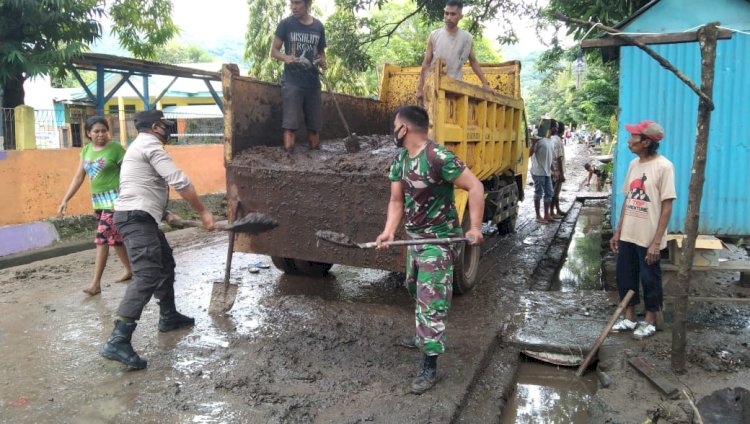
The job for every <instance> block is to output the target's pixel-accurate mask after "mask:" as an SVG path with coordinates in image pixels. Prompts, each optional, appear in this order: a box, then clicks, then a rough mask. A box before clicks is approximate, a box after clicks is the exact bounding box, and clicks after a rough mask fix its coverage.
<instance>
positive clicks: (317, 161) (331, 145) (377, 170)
mask: <svg viewBox="0 0 750 424" xmlns="http://www.w3.org/2000/svg"><path fill="white" fill-rule="evenodd" d="M357 138H358V139H359V141H360V147H361V149H360V150H359V151H358V152H356V153H349V152H347V151H346V147H345V140H346V139H345V138H340V139H332V140H324V141H322V142H321V145H320V149H318V150H310V149H309V148H308V147H307V146H306V145H305V144H299V143H298V144H297V145H295V148H294V153H293V154H291V155H287V154H286V152H285V151H284V149H282V148H281V147H276V146H274V147H268V146H258V147H252V148H249V149H246V150H243V151H242V152H240V154H239V155H238V156H237V157H235V158H233V159H232V162H231V165H230V166H232V167H238V168H253V169H264V170H271V171H296V172H304V173H308V172H309V173H324V174H331V173H334V174H339V173H354V174H358V173H361V174H380V175H387V173H388V169H389V167H390V165H391V162H392V161H393V158H394V157H395V156H396V154H397V153H398V150H397V149H396V146H395V144H394V143H393V137H392V136H387V135H364V136H361V135H358V136H357Z"/></svg>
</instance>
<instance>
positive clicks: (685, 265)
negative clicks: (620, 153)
mask: <svg viewBox="0 0 750 424" xmlns="http://www.w3.org/2000/svg"><path fill="white" fill-rule="evenodd" d="M718 35H719V28H718V23H710V24H708V25H706V26H703V27H701V28H700V29H699V30H698V44H699V45H700V49H701V91H702V92H703V93H706V95H707V96H708V97H709V99H710V98H711V97H712V96H713V91H714V68H715V64H716V40H717V38H718ZM711 110H713V103H711V102H709V101H706V100H704V99H703V97H701V98H700V101H699V103H698V124H697V127H698V128H697V136H696V139H695V153H694V154H693V167H692V169H691V172H690V186H689V188H688V209H687V216H686V217H685V234H686V235H687V237H686V238H685V248H684V249H683V250H682V258H681V261H682V262H681V264H680V266H679V268H678V270H677V281H676V285H677V301H676V302H675V311H674V325H673V326H672V360H671V361H672V370H674V371H675V372H678V373H684V372H686V371H687V367H686V354H685V346H686V345H687V310H688V288H689V286H690V275H691V273H692V269H693V256H695V239H696V238H697V237H698V223H699V219H700V207H701V200H702V199H703V182H704V181H705V179H706V178H705V171H706V153H707V151H708V132H709V129H710V127H711Z"/></svg>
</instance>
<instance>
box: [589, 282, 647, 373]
mask: <svg viewBox="0 0 750 424" xmlns="http://www.w3.org/2000/svg"><path fill="white" fill-rule="evenodd" d="M634 294H635V292H634V291H633V290H628V292H627V293H626V294H625V297H623V298H622V301H620V304H619V305H617V309H615V313H614V314H612V317H611V318H610V319H609V322H608V323H607V325H606V326H604V330H603V331H602V334H600V335H599V338H598V339H596V341H595V342H594V344H593V345H591V349H589V353H588V354H587V355H586V358H585V359H584V360H583V362H581V366H580V367H578V371H576V375H577V376H579V377H580V376H582V375H583V372H584V371H586V367H588V366H589V364H590V363H591V360H592V359H594V355H596V352H597V351H598V350H599V346H601V345H602V343H604V339H606V338H607V335H609V331H610V330H611V329H612V327H613V326H614V325H615V321H617V318H618V317H619V316H620V314H621V313H622V311H623V310H624V309H625V308H626V307H627V306H628V302H630V299H631V298H632V297H633V295H634Z"/></svg>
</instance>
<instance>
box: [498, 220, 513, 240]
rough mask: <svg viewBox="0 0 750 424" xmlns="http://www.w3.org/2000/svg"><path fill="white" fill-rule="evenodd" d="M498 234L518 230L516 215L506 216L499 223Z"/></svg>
mask: <svg viewBox="0 0 750 424" xmlns="http://www.w3.org/2000/svg"><path fill="white" fill-rule="evenodd" d="M497 230H498V234H500V235H501V236H502V235H505V234H510V233H513V232H515V231H516V216H511V217H510V218H506V219H504V220H502V221H501V222H498V223H497Z"/></svg>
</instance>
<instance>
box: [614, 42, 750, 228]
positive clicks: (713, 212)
mask: <svg viewBox="0 0 750 424" xmlns="http://www.w3.org/2000/svg"><path fill="white" fill-rule="evenodd" d="M650 47H651V48H652V49H654V50H655V51H656V52H658V53H659V54H660V55H662V56H664V57H665V58H666V59H667V60H669V61H670V62H671V63H672V64H674V65H675V67H676V68H677V69H679V70H681V71H682V72H683V73H684V74H685V75H687V76H688V78H690V79H691V80H693V81H694V82H695V83H696V85H698V86H700V49H699V47H698V43H681V44H661V45H652V46H650ZM749 72H750V36H748V35H745V34H741V33H734V34H733V35H732V38H731V39H729V40H719V43H718V47H717V55H716V75H715V80H714V103H715V105H716V109H714V111H713V113H712V115H711V131H710V134H709V145H708V160H707V163H706V182H705V184H704V186H703V201H702V203H701V217H700V226H699V232H700V233H701V234H726V235H745V234H750V77H748V75H749V74H748V73H749ZM620 108H621V111H620V116H619V122H620V130H619V140H620V141H621V142H620V143H618V146H617V152H616V155H617V156H616V162H615V172H614V186H613V187H614V188H613V191H614V193H613V202H612V208H613V211H616V212H615V213H613V214H612V217H613V221H614V222H613V225H616V223H617V222H616V221H617V220H619V215H620V209H621V208H622V201H623V198H624V196H623V195H622V194H621V187H622V184H623V180H624V179H625V173H626V172H627V168H628V164H629V163H630V160H631V159H633V158H634V157H635V156H634V155H633V154H632V153H631V152H630V151H629V150H628V146H627V142H626V141H627V139H628V136H629V135H628V133H627V131H625V127H624V124H629V123H635V122H639V121H642V120H644V119H651V120H653V121H656V122H658V123H660V124H661V125H662V126H663V127H664V131H665V134H666V136H665V138H664V140H663V141H662V144H661V147H660V148H659V152H660V153H662V154H663V155H664V156H666V157H667V158H668V159H669V160H671V161H672V163H673V164H674V166H675V183H676V186H677V200H676V201H675V203H674V208H673V212H672V219H671V220H670V221H669V231H670V232H684V222H685V217H686V215H687V199H688V185H689V183H690V174H691V168H692V164H693V151H694V148H695V147H694V146H695V135H696V120H697V116H698V97H697V95H696V94H695V93H693V92H692V91H691V90H690V89H689V88H688V87H687V86H686V85H685V84H683V83H682V82H681V81H680V80H678V79H677V77H675V76H674V74H672V73H671V72H669V71H667V70H665V69H663V68H662V67H661V66H660V65H659V64H658V63H657V62H656V61H655V60H653V59H652V58H650V57H649V56H647V55H646V54H645V53H643V51H641V50H640V49H638V48H637V47H621V49H620Z"/></svg>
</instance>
